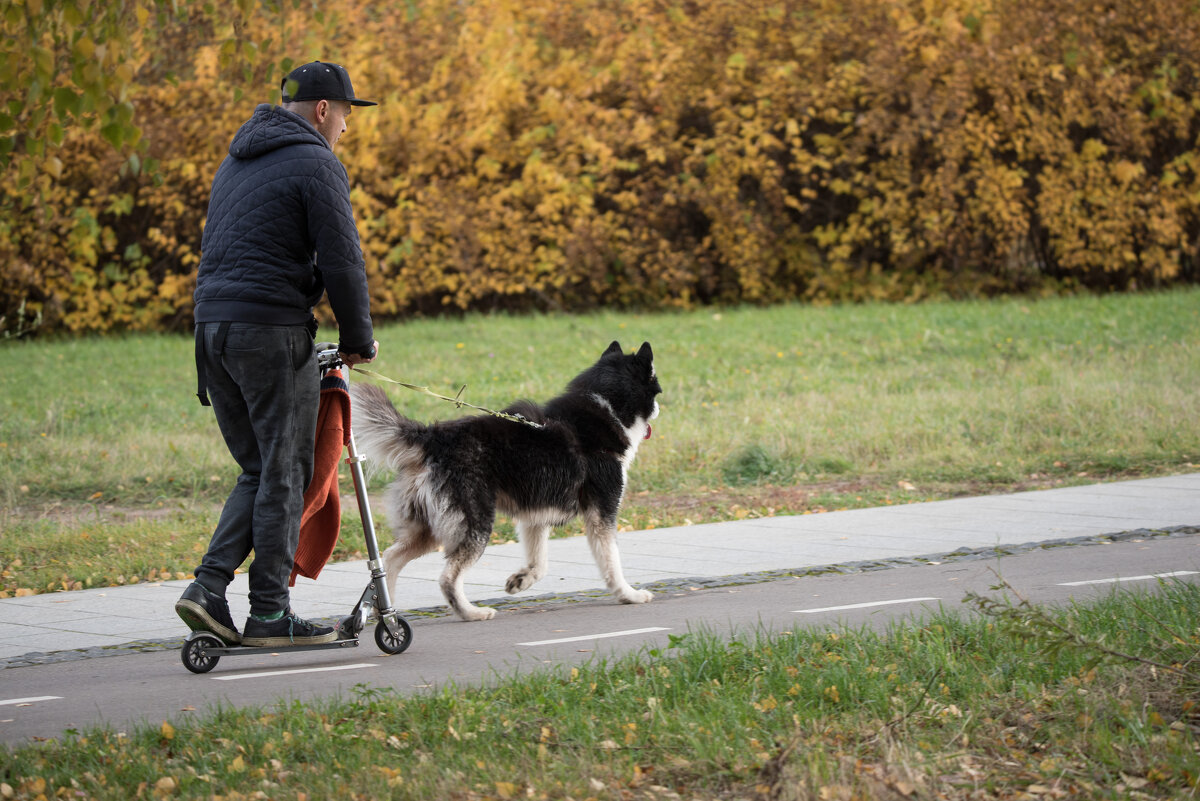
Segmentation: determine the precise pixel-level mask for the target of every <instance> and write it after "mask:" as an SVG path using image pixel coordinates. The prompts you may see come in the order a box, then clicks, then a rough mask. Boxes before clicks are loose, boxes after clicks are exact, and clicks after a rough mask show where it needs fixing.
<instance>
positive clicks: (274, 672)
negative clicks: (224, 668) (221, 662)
mask: <svg viewBox="0 0 1200 801" xmlns="http://www.w3.org/2000/svg"><path fill="white" fill-rule="evenodd" d="M369 667H378V666H377V665H372V664H370V663H369V662H359V663H357V664H353V665H332V666H330V667H315V668H295V669H293V670H264V671H262V672H261V673H239V674H238V675H236V676H212V677H211V678H213V679H215V680H216V681H237V680H238V679H265V678H267V677H268V676H291V675H292V674H295V673H325V672H327V671H330V670H355V669H357V668H369Z"/></svg>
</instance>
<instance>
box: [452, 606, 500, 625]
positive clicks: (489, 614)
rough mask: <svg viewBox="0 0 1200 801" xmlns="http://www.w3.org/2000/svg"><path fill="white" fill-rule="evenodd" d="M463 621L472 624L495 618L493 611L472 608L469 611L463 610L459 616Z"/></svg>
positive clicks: (476, 607) (484, 607)
mask: <svg viewBox="0 0 1200 801" xmlns="http://www.w3.org/2000/svg"><path fill="white" fill-rule="evenodd" d="M459 616H460V617H462V619H463V620H466V621H470V622H474V621H477V620H491V619H492V618H494V617H495V616H496V610H495V609H489V608H488V607H486V606H472V607H470V608H469V609H464V610H462V612H461V613H460V614H459Z"/></svg>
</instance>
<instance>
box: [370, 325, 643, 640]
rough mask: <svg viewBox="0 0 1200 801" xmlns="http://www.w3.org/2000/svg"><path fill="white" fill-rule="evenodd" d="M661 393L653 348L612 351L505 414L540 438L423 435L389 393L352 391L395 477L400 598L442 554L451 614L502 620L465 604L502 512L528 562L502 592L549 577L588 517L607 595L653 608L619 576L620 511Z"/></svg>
mask: <svg viewBox="0 0 1200 801" xmlns="http://www.w3.org/2000/svg"><path fill="white" fill-rule="evenodd" d="M661 392H662V388H661V387H660V386H659V383H658V377H657V375H656V374H655V372H654V354H653V353H652V351H651V350H650V343H648V342H646V343H643V344H642V347H641V348H640V349H639V350H638V352H637V353H636V354H634V355H627V354H625V352H624V351H622V350H621V346H620V344H619V343H617V342H613V343H612V344H611V345H609V347H608V349H607V350H606V351H604V355H602V356H601V357H600V360H599V361H597V362H596V363H595V364H594V365H592V366H591V367H590V368H588V369H587V370H585V371H584V372H582V373H580V374H579V375H578V376H576V377H575V379H574V380H572V381H571V383H570V384H568V385H567V388H566V391H565V392H564V393H563V394H562V395H560V396H559V397H557V398H555V399H554V400H552V401H550V402H549V403H546V404H545V405H544V406H538V405H537V404H534V403H531V402H529V401H519V402H517V403H514V404H513V405H511V406H509V407H508V408H507V409H505V410H504V411H505V412H507V413H509V414H519V415H522V416H523V417H525V418H526V419H528V420H530V421H532V422H535V423H538V424H539V425H540V426H541V427H540V428H535V427H533V426H530V425H526V424H524V423H521V422H516V421H513V420H507V419H504V418H501V417H496V416H493V415H475V416H471V417H463V418H459V419H457V420H451V421H447V422H443V423H433V424H431V425H423V424H421V423H418V422H415V421H413V420H409V419H408V418H406V417H404V416H402V415H401V414H400V413H399V412H397V411H396V408H395V407H394V406H392V404H391V402H390V401H389V400H388V398H387V395H386V394H384V392H383V391H382V390H381V389H379V388H377V387H374V386H368V385H365V384H361V383H360V384H355V385H353V386H352V387H351V397H352V400H353V405H352V426H353V430H354V436H355V441H356V443H357V445H358V449H359V452H360V453H362V454H363V455H364V456H368V457H372V458H371V460H369V461H368V462H367V464H368V465H369V466H371V468H372V469H374V470H379V469H388V470H391V471H394V472H395V473H396V478H395V479H394V480H393V481H392V483H391V484H390V485H389V486H388V488H387V491H386V494H385V501H384V502H385V507H386V511H387V516H388V523H389V526H390V527H391V529H392V531H393V533H394V534H395V536H396V542H395V544H394V545H392V546H391V547H389V548H388V549H387V550H386V551H385V552H384V554H383V561H384V564H385V566H386V568H387V579H388V589H389V590H390V591H391V594H392V598H393V599H395V588H396V577H397V576H398V575H399V574H400V570H401V569H402V568H403V567H404V566H405V565H406V564H408V563H409V562H410V561H411V560H413V559H416V558H417V557H419V556H423V555H425V554H427V553H429V552H431V551H434V550H436V549H437V548H438V547H439V546H441V547H442V548H443V549H444V551H445V555H446V565H445V569H444V570H443V571H442V575H441V579H440V581H439V584H440V586H441V589H442V593H443V594H444V595H445V596H446V600H447V601H448V602H449V604H450V606H451V608H452V609H453V610H454V611H455V612H456V613H457V614H458V616H459V617H461V618H462V619H463V620H488V619H489V618H491V617H493V616H494V615H495V614H496V612H495V610H494V609H488V608H484V607H479V606H475V605H474V604H472V603H471V602H470V601H468V600H467V598H466V596H465V595H464V594H463V586H462V583H463V571H464V570H466V568H468V567H470V566H471V565H473V564H474V563H475V562H476V561H478V559H479V557H480V556H482V555H483V551H484V547H485V546H486V545H487V543H488V540H489V539H490V537H491V533H492V524H493V522H494V520H495V516H496V512H497V511H499V512H501V513H503V514H506V515H508V516H510V517H511V518H512V519H513V521H514V522H515V523H516V528H517V533H518V535H519V536H520V539H521V541H522V542H523V543H524V544H525V552H526V556H527V560H526V565H525V567H523V568H521V569H520V570H518V571H517V572H516V573H514V574H513V575H511V576H509V578H508V581H507V582H506V583H505V590H506V591H508V592H509V593H516V592H520V591H522V590H525V589H528V588H529V587H531V586H533V584H534V583H535V582H537V581H538V580H539V579H540V578H542V576H544V575H545V573H546V542H547V540H548V539H549V537H550V529H551V527H553V526H561V525H564V524H566V523H567V522H569V521H570V520H572V519H574V518H575V517H577V516H582V517H583V520H584V525H585V530H586V532H587V538H588V545H589V546H590V547H591V551H592V555H593V556H594V557H595V559H596V564H597V566H598V567H599V568H600V573H601V574H602V575H603V577H604V581H605V583H606V584H607V585H608V588H609V589H610V590H612V592H613V594H615V595H616V596H617V598H618V600H620V601H621V602H622V603H628V604H640V603H645V602H646V601H649V600H650V599H651V598H652V597H654V596H653V595H652V594H651V593H650V592H648V591H646V590H635V589H634V588H633V587H631V586H629V583H628V582H627V581H626V580H625V576H624V574H623V573H622V572H621V557H620V554H619V553H618V552H617V512H618V510H619V509H620V506H621V498H622V496H623V495H624V493H625V483H626V474H627V471H628V470H629V465H630V464H631V463H632V462H633V457H634V456H635V455H636V454H637V449H638V445H640V444H641V442H642V440H643V439H648V438H649V437H650V421H651V420H653V419H654V418H655V417H656V416H657V415H658V401H657V400H656V396H657V395H658V394H659V393H661ZM372 462H374V464H373V463H372Z"/></svg>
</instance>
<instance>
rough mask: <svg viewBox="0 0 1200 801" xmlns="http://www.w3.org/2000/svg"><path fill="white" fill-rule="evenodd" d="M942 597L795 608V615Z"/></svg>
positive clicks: (908, 602) (793, 611) (931, 599)
mask: <svg viewBox="0 0 1200 801" xmlns="http://www.w3.org/2000/svg"><path fill="white" fill-rule="evenodd" d="M940 600H942V599H941V598H897V599H896V600H894V601H867V602H866V603H861V604H846V605H845V606H826V607H822V608H821V609H793V610H792V614H794V615H815V614H816V613H817V612H840V611H841V610H843V609H866V608H867V607H868V606H888V605H889V604H915V603H917V602H918V601H940Z"/></svg>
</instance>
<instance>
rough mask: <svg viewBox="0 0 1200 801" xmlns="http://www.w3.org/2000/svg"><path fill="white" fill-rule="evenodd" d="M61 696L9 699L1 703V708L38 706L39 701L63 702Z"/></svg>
mask: <svg viewBox="0 0 1200 801" xmlns="http://www.w3.org/2000/svg"><path fill="white" fill-rule="evenodd" d="M61 700H62V696H61V695H37V696H34V697H33V698H9V699H7V700H4V701H0V706H13V705H14V704H36V703H37V702H38V701H61Z"/></svg>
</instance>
